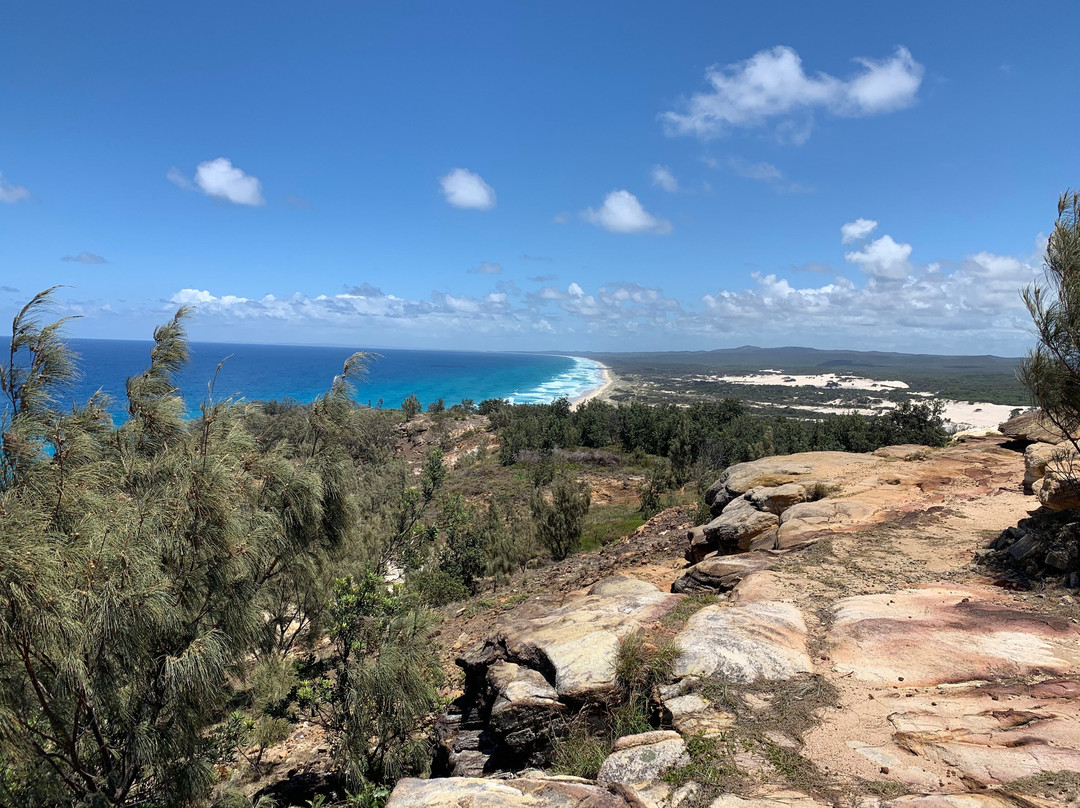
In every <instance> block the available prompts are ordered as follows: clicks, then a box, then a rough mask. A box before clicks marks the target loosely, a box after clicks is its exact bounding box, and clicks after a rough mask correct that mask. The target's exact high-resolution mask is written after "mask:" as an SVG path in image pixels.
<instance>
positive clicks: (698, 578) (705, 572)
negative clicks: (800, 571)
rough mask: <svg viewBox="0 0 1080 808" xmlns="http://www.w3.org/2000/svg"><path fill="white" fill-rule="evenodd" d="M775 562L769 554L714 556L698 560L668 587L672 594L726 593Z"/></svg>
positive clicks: (773, 557) (774, 558)
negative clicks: (748, 576)
mask: <svg viewBox="0 0 1080 808" xmlns="http://www.w3.org/2000/svg"><path fill="white" fill-rule="evenodd" d="M775 563H776V557H775V556H774V555H771V554H769V553H742V554H739V555H714V556H710V557H708V558H706V559H705V560H704V561H700V562H698V563H697V564H695V565H694V566H692V567H691V568H690V569H689V570H687V571H686V574H685V575H683V577H682V578H680V579H679V580H677V581H676V582H675V583H674V584H672V587H671V591H672V592H687V593H688V592H727V591H728V590H730V589H734V588H735V586H736V585H737V584H738V583H739V582H740V581H741V580H742V579H743V578H745V577H746V576H747V575H750V574H752V573H755V572H760V571H761V570H765V569H768V568H769V567H771V566H772V565H773V564H775Z"/></svg>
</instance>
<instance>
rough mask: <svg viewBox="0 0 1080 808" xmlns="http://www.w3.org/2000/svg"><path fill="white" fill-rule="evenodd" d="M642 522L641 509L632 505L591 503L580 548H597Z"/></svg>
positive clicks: (631, 531)
mask: <svg viewBox="0 0 1080 808" xmlns="http://www.w3.org/2000/svg"><path fill="white" fill-rule="evenodd" d="M643 524H645V519H644V517H643V516H642V513H641V509H640V508H638V507H636V506H634V505H593V506H592V507H591V508H589V513H588V514H587V515H586V517H585V524H584V527H583V529H582V533H581V547H580V549H581V550H583V551H589V550H599V549H600V548H601V547H606V546H607V545H609V544H611V543H612V542H614V541H618V540H619V539H621V538H622V537H623V536H629V535H630V534H631V533H633V532H634V531H635V530H637V529H638V528H639V527H641V526H642V525H643Z"/></svg>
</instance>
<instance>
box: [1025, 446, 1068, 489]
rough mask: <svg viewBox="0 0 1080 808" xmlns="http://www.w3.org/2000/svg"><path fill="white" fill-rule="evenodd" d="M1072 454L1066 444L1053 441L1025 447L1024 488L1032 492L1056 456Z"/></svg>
mask: <svg viewBox="0 0 1080 808" xmlns="http://www.w3.org/2000/svg"><path fill="white" fill-rule="evenodd" d="M1070 454H1075V453H1074V452H1070V451H1069V449H1067V448H1066V447H1064V446H1057V445H1055V444H1053V443H1032V444H1030V445H1029V446H1028V447H1027V448H1025V449H1024V490H1025V491H1026V492H1028V493H1031V486H1032V485H1034V483H1035V481H1036V480H1041V479H1042V478H1043V475H1044V474H1045V473H1046V464H1047V463H1049V462H1050V461H1051V460H1053V459H1055V458H1061V457H1063V456H1067V455H1070Z"/></svg>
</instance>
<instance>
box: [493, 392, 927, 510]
mask: <svg viewBox="0 0 1080 808" xmlns="http://www.w3.org/2000/svg"><path fill="white" fill-rule="evenodd" d="M488 418H489V420H490V422H491V425H492V428H493V429H494V430H495V431H496V432H497V433H498V435H499V439H500V440H501V441H502V445H501V447H500V450H499V459H500V462H502V463H503V464H504V465H511V464H513V463H515V462H517V461H518V460H519V459H520V458H522V457H524V456H527V455H528V454H529V453H530V452H532V453H538V454H539V455H540V456H541V457H544V456H551V455H552V453H553V452H554V451H555V449H556V448H564V449H565V448H568V447H574V446H581V447H585V448H589V449H605V448H615V449H621V450H622V451H623V452H625V453H627V454H630V455H639V456H644V455H653V456H657V457H660V458H664V459H665V461H666V463H665V464H663V465H662V466H660V467H654V469H653V471H652V472H650V474H651V475H654V476H655V477H657V478H664V479H666V480H668V481H669V482H668V483H666V487H670V486H672V485H678V484H681V483H683V482H685V481H687V480H688V479H690V478H691V476H693V475H694V474H695V471H694V467H695V465H696V464H703V465H704V466H705V467H706V468H709V469H721V468H723V467H725V466H728V465H731V464H733V463H741V462H743V461H746V460H756V459H757V458H760V457H767V456H770V455H778V454H792V453H795V452H807V451H819V450H833V451H849V452H869V451H873V450H874V449H877V448H878V447H880V446H890V445H894V444H899V443H919V444H925V445H929V446H943V445H944V444H945V442H946V441H947V440H948V435H947V433H946V431H945V429H944V427H943V425H942V421H941V411H940V407H939V406H938V405H936V404H930V403H911V402H904V403H902V404H900V405H898V406H897V407H896V408H895V409H893V410H890V411H888V412H887V413H884V414H882V415H875V416H863V415H855V414H848V415H823V416H820V417H818V418H813V419H797V418H787V417H783V416H762V415H752V414H750V413H749V411H748V410H747V407H746V405H745V404H743V403H742V402H739V401H735V400H732V399H725V400H722V401H699V402H696V403H694V404H692V405H690V406H689V407H677V406H675V405H672V404H667V405H658V406H649V405H647V404H641V403H631V404H618V405H614V404H609V403H607V402H604V401H599V400H597V399H592V400H590V401H588V402H586V403H585V404H584V405H583V406H581V407H578V408H577V409H576V410H571V409H570V407H569V405H568V404H567V403H566V400H565V399H560V400H559V401H556V402H555V403H553V404H517V405H503V406H500V407H498V408H497V409H494V410H489V414H488ZM662 487H665V485H657V484H652V483H650V488H651V489H652V490H650V491H646V493H647V494H649V495H651V494H653V493H655V491H656V490H658V489H659V488H662ZM652 504H653V503H650V505H652Z"/></svg>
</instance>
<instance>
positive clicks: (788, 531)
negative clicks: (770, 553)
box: [776, 499, 875, 550]
mask: <svg viewBox="0 0 1080 808" xmlns="http://www.w3.org/2000/svg"><path fill="white" fill-rule="evenodd" d="M874 515H875V514H874V507H873V505H871V504H870V503H867V502H862V501H859V500H854V499H819V500H818V501H817V502H801V503H799V504H798V505H792V506H791V507H790V508H788V509H787V510H786V511H784V515H783V516H781V517H780V528H779V529H778V530H777V536H776V549H777V550H792V549H795V548H797V547H805V546H806V545H808V544H812V543H813V542H815V541H816V540H817V539H818V537H819V536H820V535H821V533H822V532H823V531H829V530H835V529H837V528H842V527H844V526H845V525H851V524H858V523H862V522H865V521H867V520H869V519H871V518H872V517H873V516H874Z"/></svg>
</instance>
